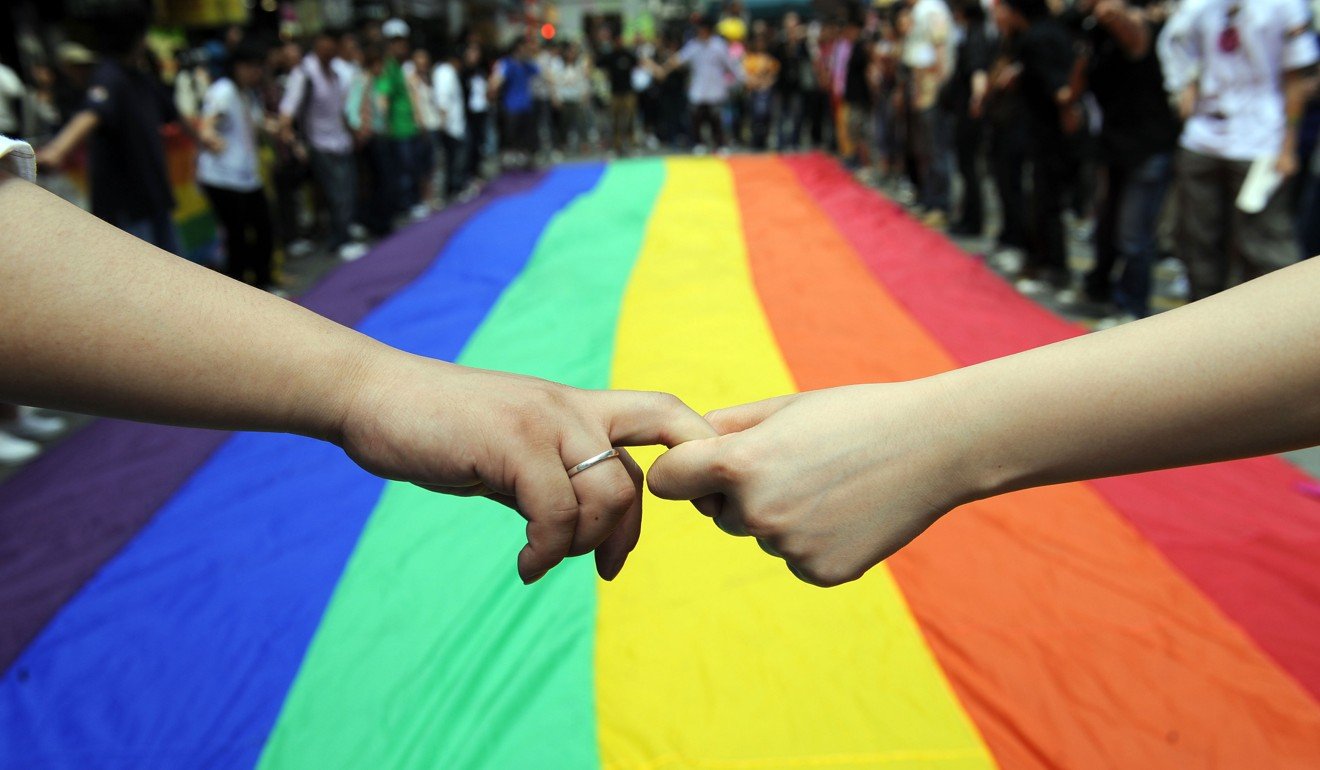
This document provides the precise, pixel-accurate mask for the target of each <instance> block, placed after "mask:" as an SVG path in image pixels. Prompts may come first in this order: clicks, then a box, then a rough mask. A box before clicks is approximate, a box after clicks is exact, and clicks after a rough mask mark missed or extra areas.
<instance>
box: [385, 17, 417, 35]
mask: <svg viewBox="0 0 1320 770" xmlns="http://www.w3.org/2000/svg"><path fill="white" fill-rule="evenodd" d="M411 32H412V30H410V29H409V28H408V22H406V21H404V20H403V19H390V20H389V21H387V22H385V23H384V24H382V25H381V27H380V34H382V35H384V36H385V38H386V39H393V38H396V37H408V35H409V34H410V33H411Z"/></svg>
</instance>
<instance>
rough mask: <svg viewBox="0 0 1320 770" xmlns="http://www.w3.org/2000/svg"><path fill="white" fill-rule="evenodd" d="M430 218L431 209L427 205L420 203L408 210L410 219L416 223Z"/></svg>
mask: <svg viewBox="0 0 1320 770" xmlns="http://www.w3.org/2000/svg"><path fill="white" fill-rule="evenodd" d="M429 216H431V207H430V206H428V205H426V204H425V203H418V204H417V205H415V206H413V207H412V208H410V209H408V218H409V219H411V220H413V221H414V222H417V221H420V220H423V219H426V218H427V217H429Z"/></svg>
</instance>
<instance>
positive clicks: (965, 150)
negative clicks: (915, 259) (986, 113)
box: [954, 113, 985, 233]
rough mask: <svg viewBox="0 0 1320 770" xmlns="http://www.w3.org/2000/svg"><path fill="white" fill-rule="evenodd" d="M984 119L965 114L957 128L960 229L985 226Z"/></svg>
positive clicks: (955, 144)
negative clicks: (982, 148) (982, 155)
mask: <svg viewBox="0 0 1320 770" xmlns="http://www.w3.org/2000/svg"><path fill="white" fill-rule="evenodd" d="M983 125H984V124H983V123H982V121H981V120H979V119H977V118H973V117H972V116H970V115H968V114H966V113H963V114H962V115H959V116H958V122H957V125H956V127H955V129H954V147H955V148H956V149H957V155H958V176H960V177H962V186H963V197H962V212H961V213H960V215H959V217H958V227H959V229H962V230H965V231H967V232H972V233H979V232H981V229H982V228H983V227H984V226H985V200H984V192H983V182H982V180H981V143H982V136H983V134H984V132H983V131H982V126H983Z"/></svg>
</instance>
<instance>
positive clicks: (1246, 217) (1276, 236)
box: [1233, 174, 1301, 281]
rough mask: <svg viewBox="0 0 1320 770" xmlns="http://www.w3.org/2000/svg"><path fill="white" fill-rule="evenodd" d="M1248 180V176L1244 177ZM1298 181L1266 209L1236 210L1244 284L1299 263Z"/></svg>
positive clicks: (1289, 182)
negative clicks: (1295, 202)
mask: <svg viewBox="0 0 1320 770" xmlns="http://www.w3.org/2000/svg"><path fill="white" fill-rule="evenodd" d="M1243 178H1244V179H1245V174H1244V175H1243ZM1294 184H1295V178H1294V179H1289V180H1287V181H1285V182H1284V183H1283V184H1281V185H1279V189H1278V190H1275V191H1274V195H1273V196H1271V197H1270V200H1269V203H1267V204H1266V205H1265V209H1264V210H1263V211H1261V212H1259V213H1257V214H1244V213H1243V212H1242V211H1240V210H1238V209H1237V207H1236V206H1234V209H1233V216H1234V225H1235V228H1234V229H1235V230H1236V231H1237V242H1238V253H1239V254H1240V255H1241V257H1242V275H1241V278H1240V279H1241V280H1242V281H1250V280H1252V279H1253V278H1259V277H1261V276H1262V275H1265V274H1266V273H1272V272H1274V271H1275V270H1278V269H1280V268H1283V267H1287V266H1289V265H1291V264H1293V263H1295V262H1297V261H1298V259H1299V258H1300V254H1301V249H1300V247H1299V246H1298V241H1297V228H1296V225H1295V224H1294V218H1293V207H1292V202H1293V200H1294V199H1295V198H1296V193H1295V190H1296V188H1295V187H1294Z"/></svg>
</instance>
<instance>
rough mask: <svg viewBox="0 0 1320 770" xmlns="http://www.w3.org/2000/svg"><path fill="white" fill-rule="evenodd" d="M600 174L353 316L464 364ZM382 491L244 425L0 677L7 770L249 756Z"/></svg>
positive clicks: (316, 450) (470, 239) (466, 244)
mask: <svg viewBox="0 0 1320 770" xmlns="http://www.w3.org/2000/svg"><path fill="white" fill-rule="evenodd" d="M602 172H603V167H602V166H599V165H591V166H573V167H565V168H562V169H559V170H557V171H555V172H553V173H552V174H550V175H549V176H548V177H547V178H546V180H545V182H544V183H542V184H541V185H540V186H539V187H538V188H536V189H535V190H533V191H531V192H529V193H526V194H524V195H519V196H511V197H510V198H507V199H504V200H500V201H496V202H495V203H493V204H492V205H490V206H489V207H487V208H485V209H483V210H482V211H481V212H480V213H479V214H478V215H476V216H475V217H474V218H473V220H472V221H471V222H470V223H468V224H467V225H466V226H465V227H464V228H463V229H462V230H461V231H460V232H459V233H457V234H455V236H454V238H453V239H452V240H451V241H450V243H449V244H448V245H447V246H446V248H445V250H444V251H443V252H442V254H441V256H440V258H439V259H438V260H437V261H436V263H435V264H434V265H433V266H432V267H431V268H430V269H429V270H428V271H427V272H426V273H424V274H423V275H422V276H420V277H419V278H418V279H417V280H416V281H415V282H414V283H413V284H412V285H410V286H409V287H408V288H406V289H405V290H403V291H402V292H400V293H399V294H397V295H395V297H393V298H392V299H391V300H389V301H388V302H386V303H384V304H383V305H381V306H380V307H379V308H378V309H377V310H376V311H375V312H374V313H373V314H372V315H370V316H368V317H367V318H366V319H365V320H364V321H363V323H362V324H361V325H360V327H359V328H360V329H361V330H362V331H364V332H366V333H367V334H370V335H372V336H374V337H376V338H378V339H381V340H383V341H385V342H388V343H390V344H392V345H395V346H397V347H400V348H403V349H405V350H409V351H412V352H415V353H419V354H422V355H427V356H432V357H435V358H444V359H448V360H452V359H454V358H456V357H457V356H458V354H459V352H460V351H461V349H462V347H463V345H464V343H465V342H466V341H467V339H468V338H469V337H470V336H471V335H472V333H473V332H474V331H475V330H476V328H477V326H478V325H480V323H481V322H482V320H483V319H484V318H485V316H486V314H487V313H488V312H489V311H490V309H491V307H492V306H493V305H494V303H495V301H496V300H497V299H498V297H499V295H500V294H501V292H503V291H504V289H505V288H506V287H507V286H508V285H509V284H510V282H512V281H513V279H514V278H515V277H516V276H517V275H518V273H519V272H520V271H521V270H522V269H523V267H524V266H525V265H526V263H527V261H528V259H529V258H530V257H531V255H532V252H533V250H534V248H535V245H536V241H537V239H538V238H539V236H540V234H541V232H542V231H543V230H544V229H545V227H546V225H547V223H548V222H549V220H550V219H551V217H553V216H554V215H555V213H556V212H557V211H559V210H560V209H561V208H563V207H564V206H566V205H568V203H569V202H570V201H572V199H573V198H575V197H577V196H578V195H581V194H583V193H586V192H588V191H590V190H591V189H592V188H593V187H594V186H595V185H596V183H597V182H598V181H599V179H600V176H601V174H602ZM236 387H241V384H239V383H236ZM382 489H383V482H381V481H380V480H379V479H376V478H374V477H372V476H370V475H368V474H366V473H365V472H363V471H361V470H360V469H358V468H357V466H355V465H354V464H353V463H352V462H350V461H349V460H348V459H347V458H346V457H345V456H344V454H343V453H342V452H341V451H340V450H339V449H338V448H337V447H334V446H331V445H328V444H323V443H321V442H317V441H314V440H311V439H306V438H301V437H297V436H286V435H276V434H239V435H237V436H236V437H235V438H234V439H233V440H232V441H230V442H229V443H228V444H226V445H225V446H224V447H223V448H222V449H221V450H220V451H218V452H217V453H216V454H215V455H214V456H213V458H212V459H211V460H210V461H209V462H208V463H207V464H206V465H205V466H203V468H201V469H200V470H199V471H198V472H197V474H196V475H195V476H194V477H193V478H192V479H191V480H190V481H189V482H188V484H187V485H185V486H184V488H183V489H181V490H180V491H179V493H178V494H177V495H176V497H175V498H174V499H173V500H172V501H171V502H170V503H169V504H167V505H166V506H165V507H164V508H162V510H161V511H160V513H159V514H158V515H157V516H156V518H155V519H154V521H153V522H152V523H151V524H150V525H149V526H148V527H146V528H144V529H143V530H142V532H141V533H139V535H138V536H137V538H136V539H134V540H133V541H132V542H131V543H130V544H129V545H128V546H127V547H126V548H125V549H124V550H123V551H122V552H121V553H120V554H119V555H118V556H117V557H116V558H115V559H114V560H112V561H111V562H109V563H108V564H107V565H106V566H105V567H104V568H103V569H102V571H101V572H100V573H99V574H98V575H97V576H96V577H95V578H93V579H92V580H91V581H89V582H88V584H87V585H86V586H85V587H84V588H83V590H82V591H81V592H80V593H79V594H78V595H77V596H75V597H74V599H73V600H72V601H70V602H69V603H68V604H66V605H65V607H64V608H63V609H62V610H61V612H60V613H59V614H58V615H57V616H56V618H55V619H54V620H53V621H52V622H51V623H50V624H49V625H48V626H47V627H46V629H45V630H44V631H43V632H42V634H41V635H40V636H38V637H37V639H36V640H35V641H34V642H33V643H32V644H31V645H30V646H29V647H28V648H27V649H26V650H25V651H24V652H23V654H22V655H21V657H20V658H19V659H18V660H17V661H16V662H15V663H14V665H13V666H11V667H10V669H9V671H8V672H6V675H5V676H4V678H3V679H2V680H0V768H5V769H6V770H7V769H8V768H16V769H17V768H66V767H67V768H79V770H84V769H86V768H156V767H162V768H204V767H224V768H247V767H252V766H254V765H255V764H256V762H257V760H258V757H259V754H260V751H261V747H262V745H263V743H264V742H265V740H266V737H267V735H268V734H269V731H270V730H271V728H272V726H273V725H274V723H275V719H276V717H277V716H278V713H279V710H280V708H281V705H282V703H283V701H284V698H285V695H286V693H287V691H288V688H289V686H290V684H291V683H292V682H293V679H294V677H295V675H296V673H297V670H298V667H299V665H300V664H301V662H302V658H303V654H304V651H305V649H306V647H307V644H308V642H309V641H310V640H311V638H312V635H313V633H314V632H315V630H316V627H317V624H318V623H319V622H320V619H321V615H322V613H323V612H324V610H325V606H326V603H327V602H328V601H329V599H330V596H331V593H332V591H333V589H334V586H335V583H336V581H338V579H339V576H340V574H341V572H342V570H343V568H344V564H345V563H346V561H347V560H348V557H349V555H350V553H351V552H352V549H353V547H354V545H355V544H356V542H357V539H358V536H359V535H360V533H361V532H362V528H363V526H364V525H365V523H366V520H367V518H368V516H369V514H370V512H371V510H372V509H373V507H374V506H375V504H376V502H377V500H378V499H379V497H380V494H381V492H382ZM113 493H114V492H113V490H111V491H109V494H113Z"/></svg>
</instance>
